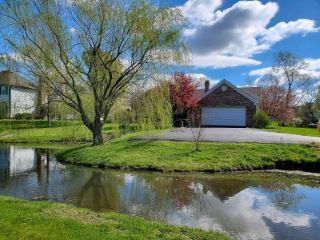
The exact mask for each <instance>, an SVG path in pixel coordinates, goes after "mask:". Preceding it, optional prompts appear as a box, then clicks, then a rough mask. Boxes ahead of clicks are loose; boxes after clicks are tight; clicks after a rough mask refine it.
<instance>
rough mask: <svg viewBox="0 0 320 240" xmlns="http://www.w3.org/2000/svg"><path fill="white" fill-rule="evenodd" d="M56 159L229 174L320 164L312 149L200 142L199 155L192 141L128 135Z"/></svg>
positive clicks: (120, 166)
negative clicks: (154, 139) (280, 164)
mask: <svg viewBox="0 0 320 240" xmlns="http://www.w3.org/2000/svg"><path fill="white" fill-rule="evenodd" d="M57 158H58V159H59V160H62V161H65V162H69V163H74V164H83V165H87V166H95V167H114V168H131V169H144V170H158V171H229V170H251V169H261V168H276V167H278V165H279V163H280V162H281V163H284V164H290V165H291V166H292V168H299V166H307V165H310V164H311V165H313V164H319V163H320V152H319V151H318V150H316V149H315V148H313V147H311V146H302V145H294V144H290V145H285V144H248V143H243V144H238V143H201V151H199V152H196V151H194V143H190V142H169V141H132V140H130V138H129V136H128V135H127V136H125V137H121V138H119V139H114V140H112V141H110V142H108V143H105V144H104V145H101V146H82V147H76V148H72V149H68V150H62V151H60V152H59V153H58V154H57ZM282 165H283V164H282Z"/></svg>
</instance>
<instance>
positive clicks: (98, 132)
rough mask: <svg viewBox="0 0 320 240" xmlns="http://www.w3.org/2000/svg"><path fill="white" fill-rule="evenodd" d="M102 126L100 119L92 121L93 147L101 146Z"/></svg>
mask: <svg viewBox="0 0 320 240" xmlns="http://www.w3.org/2000/svg"><path fill="white" fill-rule="evenodd" d="M102 126H103V124H102V122H101V120H100V119H99V120H95V121H94V124H93V126H92V129H91V132H92V143H93V145H100V144H103V135H102Z"/></svg>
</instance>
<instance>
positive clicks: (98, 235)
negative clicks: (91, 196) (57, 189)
mask: <svg viewBox="0 0 320 240" xmlns="http://www.w3.org/2000/svg"><path fill="white" fill-rule="evenodd" d="M0 212H1V214H0V227H1V231H0V239H6V240H8V239H59V240H62V239H67V240H70V239H216V240H219V239H221V240H222V239H228V238H227V237H225V236H223V235H222V234H220V233H215V232H206V231H201V230H196V229H191V228H185V227H174V226H169V225H165V224H160V223H156V222H150V221H147V220H144V219H141V218H137V217H130V216H126V215H122V214H117V213H95V212H91V211H89V210H84V209H79V208H75V207H72V206H68V205H64V204H57V203H50V202H27V201H23V200H18V199H13V198H3V197H0Z"/></svg>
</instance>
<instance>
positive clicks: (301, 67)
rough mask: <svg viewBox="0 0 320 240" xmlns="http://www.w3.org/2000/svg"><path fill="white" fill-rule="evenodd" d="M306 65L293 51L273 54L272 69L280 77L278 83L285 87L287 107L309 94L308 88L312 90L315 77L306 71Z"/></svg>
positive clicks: (297, 102)
mask: <svg viewBox="0 0 320 240" xmlns="http://www.w3.org/2000/svg"><path fill="white" fill-rule="evenodd" d="M307 67H308V64H307V63H306V62H305V61H304V60H303V59H301V58H299V57H298V56H296V55H295V54H293V53H290V52H279V53H277V54H276V56H275V66H274V67H273V69H272V70H273V72H274V73H275V74H276V75H278V76H279V77H280V78H281V79H278V82H279V84H280V85H282V86H284V87H285V88H286V101H285V107H286V108H287V109H288V108H290V107H292V106H290V103H294V105H297V104H299V103H300V102H301V101H302V100H303V99H304V98H305V97H306V96H307V95H309V94H310V90H311V91H313V87H314V84H315V83H316V81H317V79H315V78H314V77H313V76H312V75H311V74H308V73H307V71H306V68H307ZM292 99H294V101H292Z"/></svg>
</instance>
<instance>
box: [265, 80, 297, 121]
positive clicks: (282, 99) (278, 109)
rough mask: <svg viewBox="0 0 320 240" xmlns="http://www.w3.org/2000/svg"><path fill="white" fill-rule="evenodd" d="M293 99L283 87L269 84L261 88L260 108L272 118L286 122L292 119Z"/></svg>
mask: <svg viewBox="0 0 320 240" xmlns="http://www.w3.org/2000/svg"><path fill="white" fill-rule="evenodd" d="M288 101H289V102H288ZM293 101H294V97H293V96H291V95H289V96H288V93H287V91H286V89H285V88H284V87H280V86H269V87H265V88H263V89H262V92H261V100H260V108H261V109H262V110H263V111H265V112H266V113H267V114H268V115H269V116H270V117H271V118H272V119H274V120H278V121H281V122H288V121H290V120H291V119H292V117H293V113H294V111H293V107H292V106H293ZM287 104H288V105H289V106H287Z"/></svg>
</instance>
